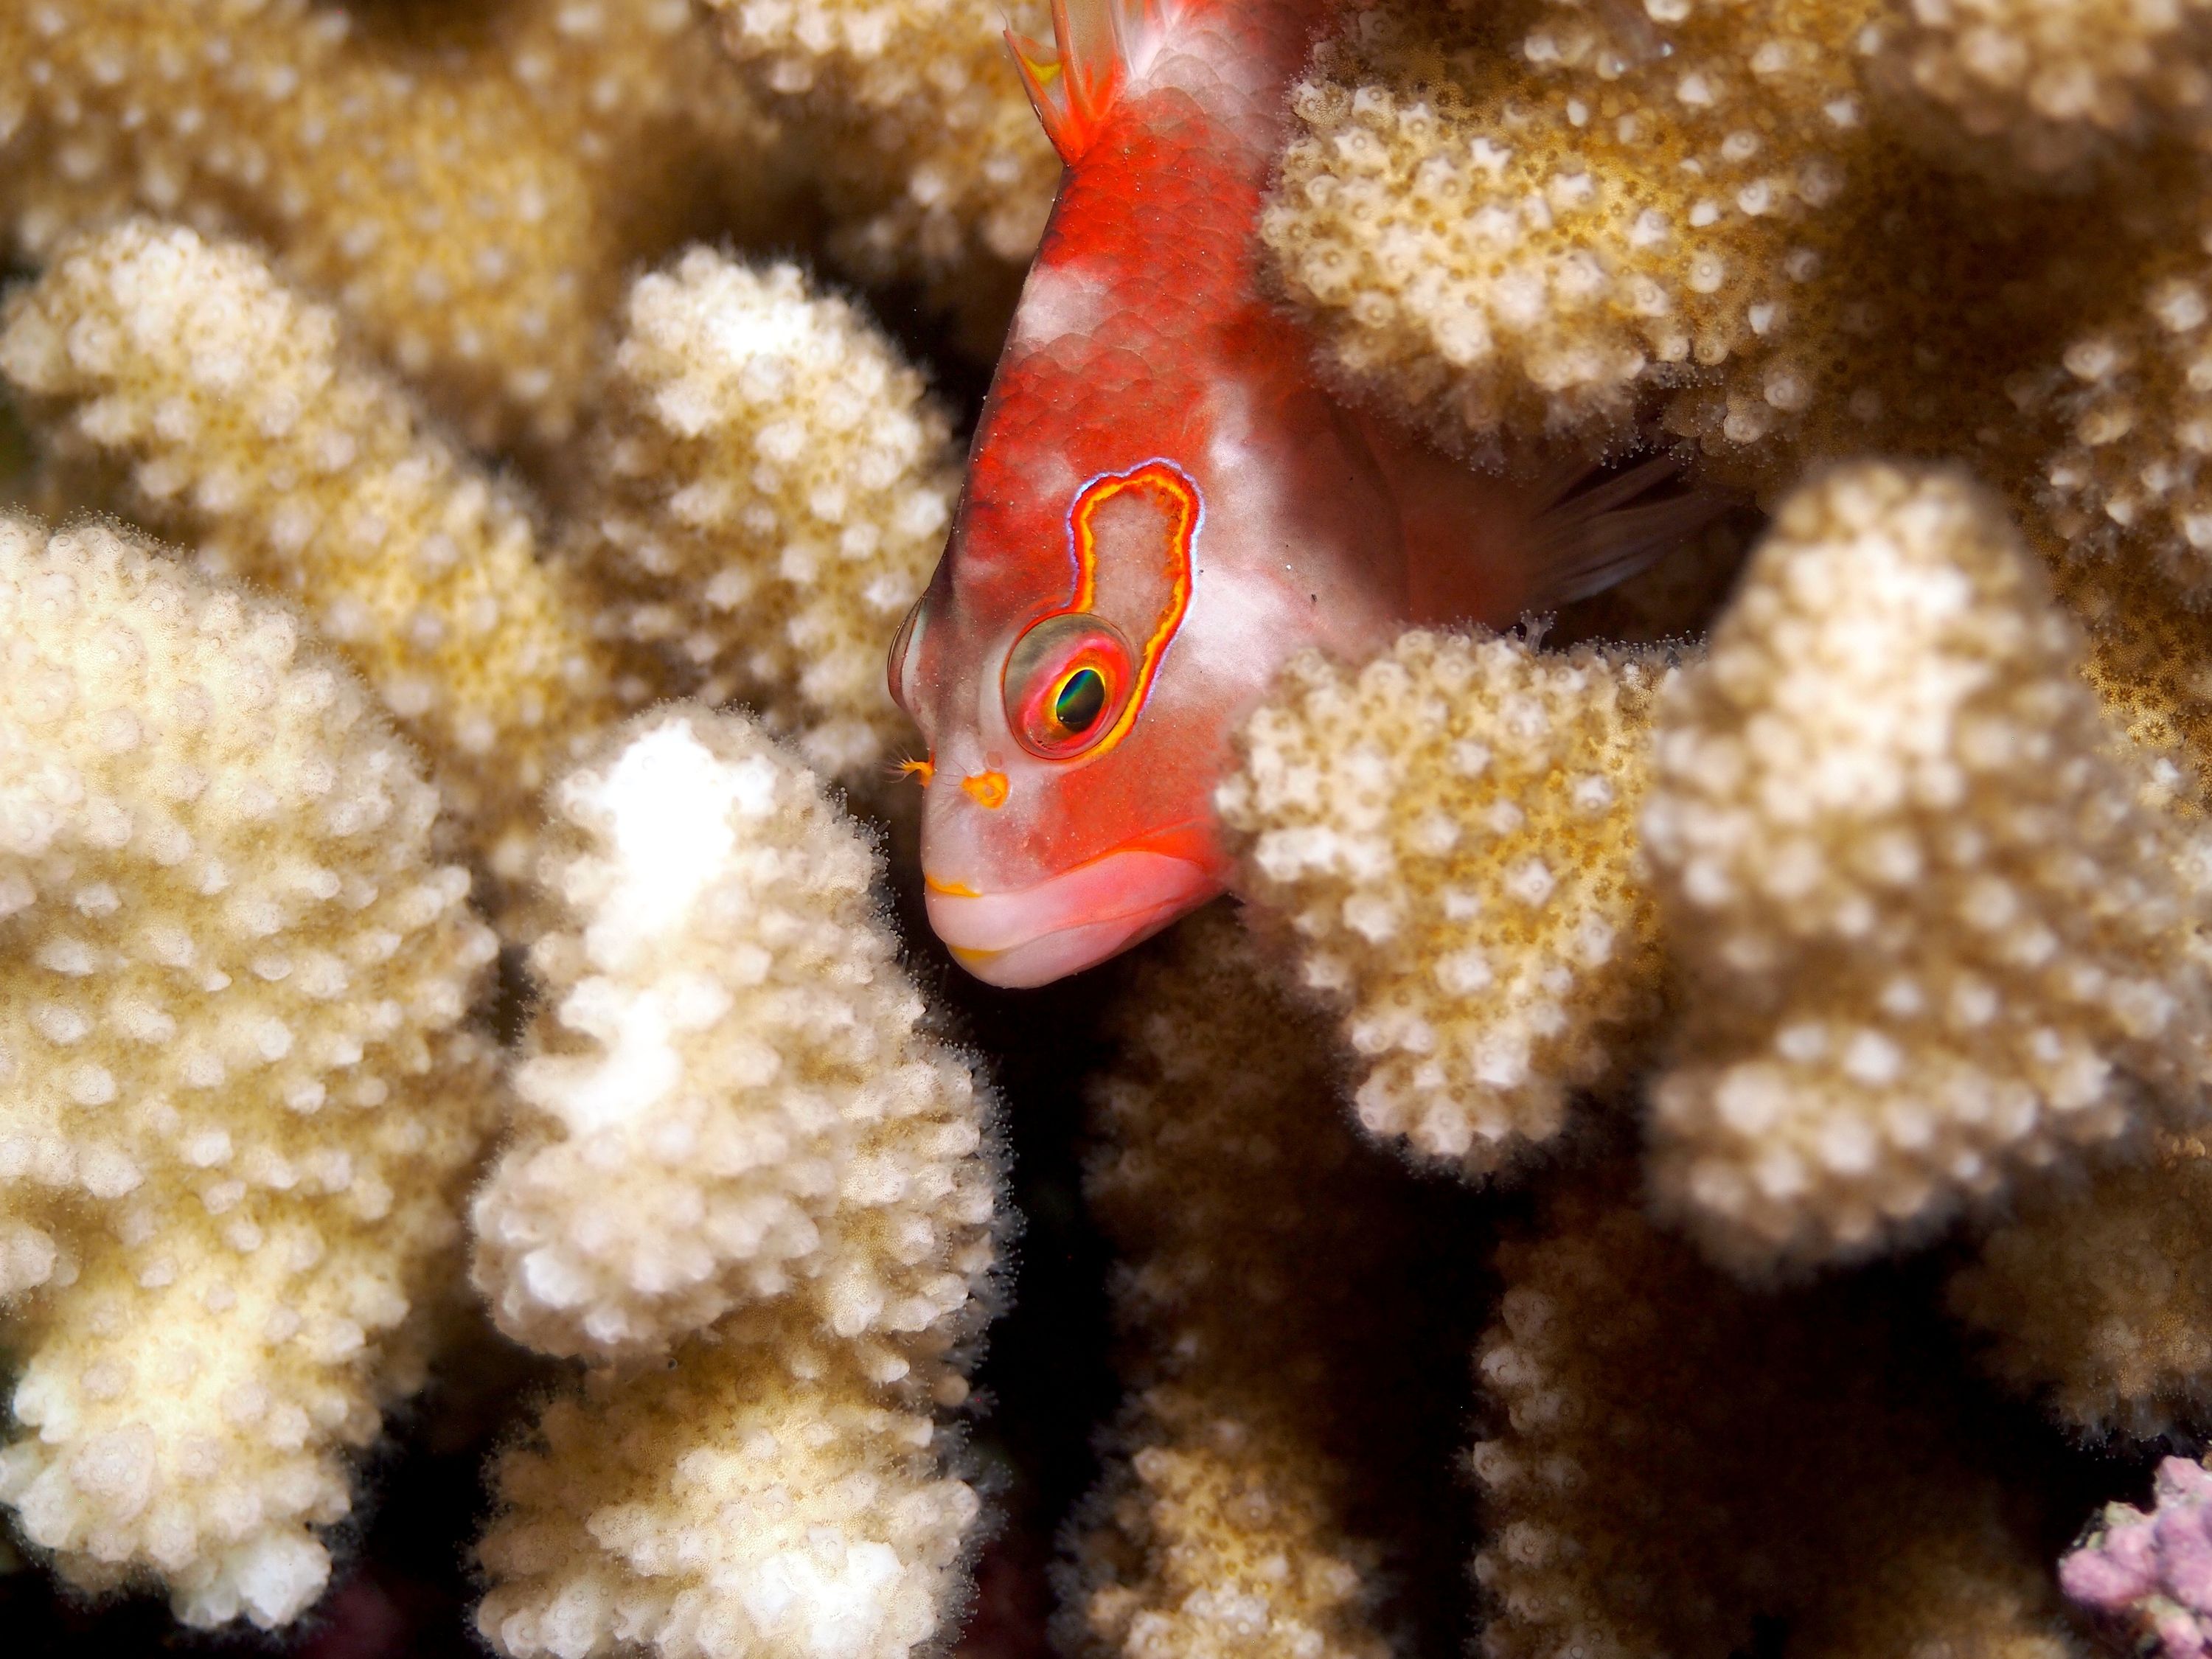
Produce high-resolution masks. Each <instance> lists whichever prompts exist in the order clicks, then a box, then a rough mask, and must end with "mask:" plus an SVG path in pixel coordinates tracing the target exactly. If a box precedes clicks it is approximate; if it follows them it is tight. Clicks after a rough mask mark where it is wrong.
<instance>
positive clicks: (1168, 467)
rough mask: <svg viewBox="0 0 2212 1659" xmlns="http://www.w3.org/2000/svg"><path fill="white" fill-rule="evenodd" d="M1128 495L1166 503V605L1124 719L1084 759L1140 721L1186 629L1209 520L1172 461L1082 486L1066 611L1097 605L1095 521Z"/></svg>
mask: <svg viewBox="0 0 2212 1659" xmlns="http://www.w3.org/2000/svg"><path fill="white" fill-rule="evenodd" d="M1125 489H1139V490H1143V491H1145V492H1146V493H1147V494H1150V495H1154V496H1156V497H1161V498H1164V501H1165V504H1166V505H1167V507H1168V511H1169V519H1170V526H1171V528H1170V531H1169V533H1168V544H1167V548H1166V550H1165V556H1164V565H1165V568H1166V572H1167V578H1168V602H1167V604H1166V605H1164V606H1163V607H1161V610H1160V614H1159V615H1158V617H1155V618H1154V619H1153V623H1152V632H1151V634H1150V635H1147V636H1146V640H1145V644H1144V648H1143V649H1142V650H1141V651H1140V652H1139V653H1138V656H1137V665H1136V684H1135V685H1134V686H1133V687H1132V688H1131V689H1130V692H1129V696H1128V700H1127V702H1124V703H1123V704H1122V705H1121V718H1120V719H1119V720H1115V722H1114V728H1113V730H1112V731H1110V732H1107V734H1106V735H1105V736H1104V737H1103V738H1100V739H1099V740H1098V741H1097V743H1096V744H1092V745H1091V748H1089V749H1088V750H1085V755H1084V757H1085V759H1089V758H1091V757H1095V756H1098V755H1103V754H1104V753H1105V752H1106V751H1107V750H1109V749H1111V748H1112V747H1113V746H1114V745H1115V744H1117V743H1119V742H1121V739H1122V738H1123V737H1124V736H1125V735H1126V734H1127V732H1128V730H1129V728H1130V727H1131V726H1134V725H1135V724H1136V723H1137V715H1138V714H1139V711H1141V710H1142V709H1143V708H1144V706H1145V698H1146V696H1147V694H1149V693H1150V692H1151V690H1152V676H1153V675H1154V674H1155V673H1156V672H1157V671H1158V669H1159V665H1160V658H1161V657H1162V655H1164V653H1166V651H1167V648H1168V641H1170V640H1171V639H1173V638H1174V637H1175V633H1176V629H1178V628H1180V627H1182V619H1183V613H1184V612H1186V611H1188V610H1189V609H1190V585H1191V568H1192V554H1193V550H1194V548H1195V547H1196V545H1197V542H1198V530H1199V526H1200V524H1201V523H1202V522H1204V520H1205V518H1206V503H1205V500H1204V498H1203V497H1202V496H1200V495H1199V493H1198V485H1197V484H1196V483H1193V482H1192V480H1191V477H1190V475H1189V474H1188V473H1187V472H1185V471H1183V470H1182V468H1181V467H1179V466H1177V465H1176V464H1175V463H1174V462H1173V461H1167V460H1151V461H1146V462H1144V463H1143V464H1142V465H1138V466H1133V467H1132V468H1130V469H1129V471H1127V472H1107V473H1102V474H1101V475H1100V476H1099V477H1096V478H1093V479H1092V480H1091V482H1090V483H1087V484H1085V485H1084V486H1083V489H1082V491H1081V492H1080V493H1079V495H1077V496H1076V498H1075V504H1074V505H1073V507H1069V508H1068V510H1067V528H1068V538H1069V540H1070V541H1071V542H1072V543H1073V547H1074V551H1075V594H1074V597H1073V598H1072V599H1069V600H1068V602H1067V604H1066V605H1065V606H1064V607H1062V609H1063V610H1064V611H1088V610H1090V609H1091V606H1092V605H1093V604H1094V603H1095V602H1096V599H1097V589H1098V539H1097V532H1095V531H1094V530H1093V529H1092V528H1091V519H1092V517H1093V516H1094V515H1095V514H1096V513H1097V511H1098V509H1099V508H1100V507H1103V506H1104V505H1105V504H1106V503H1107V502H1108V501H1112V500H1113V499H1114V497H1115V496H1116V495H1120V494H1121V492H1122V491H1123V490H1125Z"/></svg>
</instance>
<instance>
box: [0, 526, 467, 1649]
mask: <svg viewBox="0 0 2212 1659" xmlns="http://www.w3.org/2000/svg"><path fill="white" fill-rule="evenodd" d="M301 635H302V629H301V625H300V623H299V622H298V621H297V619H296V618H295V617H293V616H292V615H291V614H290V613H289V611H286V610H284V609H283V607H281V606H278V605H272V604H270V603H268V602H266V601H263V600H258V599H245V598H242V597H241V596H240V594H239V593H237V592H235V591H234V590H233V589H231V588H230V587H229V586H228V585H227V584H222V583H218V582H215V581H212V580H209V579H207V578H205V577H203V576H200V575H198V574H194V573H192V572H191V571H190V570H189V569H187V568H185V567H183V566H182V565H180V564H179V563H178V562H174V561H172V560H170V559H167V558H163V557H161V556H159V555H158V554H157V553H156V552H155V550H152V549H151V548H149V546H147V545H146V544H143V543H142V542H140V541H138V540H137V539H136V538H131V537H128V536H125V535H124V534H122V533H120V532H115V531H111V530H106V529H98V528H88V529H81V530H76V531H72V532H67V533H64V534H61V535H57V536H54V537H53V538H52V539H51V540H49V538H48V537H47V535H46V532H44V531H43V530H41V529H40V527H39V526H37V525H35V524H34V523H33V522H31V521H29V520H24V519H21V518H0V979H3V980H4V982H0V1297H6V1298H7V1302H6V1304H5V1305H6V1311H5V1314H4V1316H0V1318H4V1324H5V1328H6V1342H7V1345H8V1346H9V1347H10V1348H11V1349H14V1350H15V1351H16V1352H17V1353H18V1354H19V1355H20V1357H21V1362H22V1363H21V1371H20V1373H19V1374H18V1375H17V1376H16V1379H15V1389H14V1396H13V1401H12V1407H13V1425H12V1427H13V1438H12V1440H11V1442H10V1443H9V1444H8V1446H7V1447H6V1449H4V1450H0V1503H4V1504H6V1505H7V1506H8V1507H9V1508H11V1509H12V1510H14V1511H15V1522H16V1525H17V1526H18V1527H19V1528H20V1529H21V1535H22V1536H23V1537H24V1538H26V1539H27V1540H28V1541H30V1542H31V1543H32V1544H33V1545H35V1546H37V1547H39V1548H40V1550H42V1551H50V1552H52V1553H53V1557H54V1560H55V1563H56V1565H58V1567H59V1569H60V1570H61V1571H62V1573H63V1574H64V1576H65V1577H68V1578H69V1579H70V1580H71V1581H73V1582H75V1583H79V1584H82V1585H84V1586H87V1587H90V1588H94V1589H100V1588H106V1587H109V1586H112V1585H115V1584H118V1583H122V1582H125V1581H126V1580H143V1579H148V1578H152V1579H157V1580H160V1581H162V1582H165V1583H167V1587H168V1589H169V1592H170V1596H171V1600H172V1602H173V1605H174V1607H176V1610H177V1612H178V1613H179V1616H180V1617H181V1618H182V1619H184V1620H185V1621H186V1622H188V1623H191V1624H194V1625H211V1624H217V1623H221V1622H222V1621H224V1620H230V1619H234V1618H236V1617H238V1616H240V1614H241V1613H243V1614H245V1615H246V1616H247V1617H249V1618H251V1619H252V1620H253V1621H254V1622H255V1623H257V1624H259V1625H263V1626H282V1625H284V1624H287V1623H289V1622H290V1621H291V1620H293V1619H295V1618H296V1617H297V1616H298V1615H299V1614H300V1613H301V1612H302V1611H303V1610H304V1609H305V1608H306V1607H307V1606H308V1604H310V1603H311V1602H313V1601H314V1600H315V1599H316V1597H317V1596H318V1595H319V1594H320V1592H321V1590H322V1588H323V1584H324V1582H325V1577H327V1575H328V1573H329V1570H330V1557H329V1553H328V1549H327V1547H326V1546H325V1543H324V1542H323V1541H322V1539H321V1537H320V1536H319V1534H318V1532H317V1531H316V1528H322V1527H325V1526H328V1525H330V1524H331V1523H334V1522H339V1521H341V1520H343V1519H344V1517H345V1516H346V1515H347V1513H348V1511H349V1509H350V1507H351V1492H350V1480H349V1467H348V1459H349V1454H350V1453H352V1452H354V1451H357V1450H359V1449H362V1448H365V1447H366V1446H367V1445H368V1443H370V1442H372V1441H373V1440H374V1439H375V1437H376V1436H377V1434H378V1432H379V1430H380V1414H381V1412H382V1411H383V1409H384V1407H386V1405H388V1404H389V1403H390V1402H392V1401H393V1400H395V1399H397V1398H399V1397H401V1396H403V1395H406V1394H408V1393H410V1392H411V1391H413V1390H414V1389H416V1388H417V1387H419V1386H420V1384H421V1382H422V1358H423V1350H422V1332H421V1330H420V1329H419V1328H418V1327H420V1326H421V1324H422V1322H423V1320H424V1317H425V1316H426V1314H427V1312H428V1310H430V1308H431V1307H432V1305H433V1304H434V1303H435V1300H436V1298H437V1296H438V1293H439V1288H440V1286H441V1285H444V1284H446V1283H448V1282H450V1279H451V1275H452V1274H453V1272H454V1271H455V1269H456V1267H457V1265H458V1264H457V1261H456V1260H455V1258H456V1257H457V1255H458V1252H457V1251H456V1250H455V1249H454V1248H453V1247H454V1245H455V1244H456V1243H457V1242H458V1240H459V1232H460V1225H459V1224H460V1207H461V1203H462V1200H463V1196H464V1192H465V1187H466V1183H467V1182H468V1180H469V1177H470V1175H471V1170H472V1167H473V1162H474V1158H475V1156H476V1153H477V1148H478V1146H479V1145H480V1143H481V1141H482V1139H483V1136H484V1135H485V1134H486V1133H487V1132H488V1130H489V1127H490V1124H491V1121H492V1120H493V1118H494V1117H495V1115H496V1108H495V1098H496V1097H495V1091H494V1090H493V1088H492V1086H491V1079H490V1068H489V1060H490V1053H489V1043H487V1042H483V1041H480V1040H479V1039H478V1038H477V1037H476V1036H474V1035H472V1034H471V1033H470V1032H469V1031H467V1030H465V1029H464V1028H463V1027H462V1024H461V1021H462V1018H463V1016H464V1015H465V1012H467V1009H468V1006H469V1003H470V1000H471V995H472V994H473V993H474V991H475V990H476V989H477V987H479V986H480V984H481V982H482V980H483V973H482V970H483V968H484V967H485V965H486V964H487V963H489V960H490V957H491V956H492V951H493V941H492V938H491V935H490V934H489V932H487V931H486V930H485V929H484V928H483V927H481V926H479V925H478V924H477V923H476V922H475V921H472V920H471V918H470V916H469V915H468V911H467V908H466V905H465V902H464V901H465V894H466V892H467V890H468V878H467V875H466V873H465V872H462V871H460V870H458V869H453V868H450V867H448V868H441V867H439V866H437V865H435V863H434V862H433V861H432V857H431V824H432V820H433V818H434V817H435V814H436V812H437V799H436V797H435V795H434V794H433V793H432V792H431V790H430V788H429V787H428V785H427V784H425V783H424V782H423V781H422V778H421V776H420V775H419V774H418V772H417V770H416V766H415V763H414V762H413V760H412V758H411V757H410V756H409V754H408V753H407V751H406V750H405V749H404V748H403V747H402V746H401V745H400V744H399V743H398V741H397V740H396V739H395V738H393V737H392V735H391V733H390V732H389V731H388V730H387V729H386V726H384V723H383V722H382V720H380V718H379V716H378V715H377V714H375V713H374V708H373V703H372V701H371V699H370V698H369V696H368V693H367V692H366V691H365V690H362V688H361V687H360V686H359V685H358V684H356V682H355V681H354V680H353V679H352V678H351V677H350V676H349V674H347V673H346V672H345V671H343V668H341V667H339V666H338V665H337V664H336V663H334V662H331V661H329V660H326V659H324V658H323V657H322V656H321V655H320V653H318V652H315V651H313V650H310V649H307V648H306V647H304V646H303V644H302V640H301Z"/></svg>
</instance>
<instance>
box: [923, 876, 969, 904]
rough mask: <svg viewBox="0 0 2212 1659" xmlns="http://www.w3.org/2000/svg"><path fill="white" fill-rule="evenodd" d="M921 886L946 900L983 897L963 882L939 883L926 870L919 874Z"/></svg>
mask: <svg viewBox="0 0 2212 1659" xmlns="http://www.w3.org/2000/svg"><path fill="white" fill-rule="evenodd" d="M921 884H922V885H923V886H924V887H926V888H927V889H928V890H930V891H931V892H933V893H942V894H944V895H945V896H946V897H947V898H981V897H982V895H981V893H979V892H977V891H976V890H975V889H974V888H972V887H970V886H969V884H967V883H966V882H964V881H939V880H938V878H936V877H935V876H933V875H931V874H930V873H929V872H927V870H925V871H923V872H921Z"/></svg>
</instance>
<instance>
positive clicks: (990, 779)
mask: <svg viewBox="0 0 2212 1659" xmlns="http://www.w3.org/2000/svg"><path fill="white" fill-rule="evenodd" d="M960 787H962V788H963V789H964V790H966V791H967V792H968V797H969V799H970V800H973V801H974V802H975V804H976V805H978V806H983V807H988V808H990V809H991V810H992V811H997V810H998V809H999V808H1000V807H1001V806H1004V805H1006V774H1005V773H1004V772H978V773H976V774H975V775H974V776H973V777H966V778H963V779H961V780H960Z"/></svg>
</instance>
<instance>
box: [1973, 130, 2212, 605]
mask: <svg viewBox="0 0 2212 1659" xmlns="http://www.w3.org/2000/svg"><path fill="white" fill-rule="evenodd" d="M2139 172H2140V174H2141V176H2142V193H2143V195H2144V196H2146V197H2150V198H2151V199H2152V200H2153V201H2156V200H2157V198H2158V197H2159V196H2160V194H2162V193H2163V194H2167V195H2172V196H2177V197H2179V198H2180V200H2181V201H2183V202H2185V203H2186V204H2187V208H2186V210H2185V211H2183V212H2180V213H2177V214H2174V215H2172V217H2173V218H2175V219H2176V220H2178V222H2174V223H2171V224H2163V225H2162V224H2159V223H2157V222H2156V221H2157V220H2159V219H2163V218H2166V217H2167V215H2164V214H2160V215H2156V216H2154V222H2153V225H2152V226H2151V228H2150V229H2149V230H2148V233H2147V234H2142V235H2141V236H2139V237H2137V238H2135V239H2130V240H2126V241H2124V242H2121V243H2119V244H2118V246H2119V248H2120V249H2121V250H2122V251H2123V253H2124V257H2125V259H2126V264H2125V268H2124V270H2120V271H2118V272H2115V273H2114V276H2113V279H2112V282H2111V283H2109V284H2108V285H2104V289H2105V291H2102V292H2093V294H2092V295H2089V296H2086V297H2087V298H2088V301H2089V302H2088V303H2087V304H2086V305H2083V306H2081V307H2080V310H2079V313H2078V314H2077V315H2076V316H2075V318H2072V319H2069V327H2068V329H2067V331H2066V332H2065V334H2064V335H2063V337H2060V338H2059V339H2058V340H2057V341H2055V342H2054V343H2053V344H2052V346H2051V349H2050V352H2049V356H2048V357H2047V359H2046V360H2045V362H2043V363H2042V364H2040V365H2039V366H2038V368H2036V369H2034V370H2033V371H2029V372H2023V373H2021V374H2019V375H2017V376H2015V380H2014V383H2013V386H2012V392H2013V396H2014V399H2015V403H2016V404H2018V405H2019V407H2020V409H2021V414H2022V420H2023V423H2024V424H2025V425H2026V426H2027V431H2028V433H2029V434H2030V435H2032V441H2035V442H2039V444H2040V445H2041V446H2042V449H2041V453H2039V454H2037V455H2036V456H2035V457H2034V459H2033V463H2032V465H2031V467H2030V469H2029V471H2028V476H2027V478H2026V479H2025V481H2024V483H2023V489H2024V493H2026V494H2027V496H2028V498H2029V499H2030V500H2031V501H2033V502H2034V503H2035V505H2036V506H2037V507H2039V510H2040V511H2041V513H2043V514H2044V515H2045V517H2046V518H2047V519H2048V521H2049V524H2050V526H2051V534H2052V536H2053V537H2054V538H2055V539H2056V541H2057V543H2059V544H2061V545H2063V549H2064V552H2065V556H2068V557H2070V558H2075V559H2082V558H2095V557H2100V556H2117V557H2119V558H2122V559H2125V560H2128V561H2130V562H2149V563H2153V564H2155V565H2156V566H2157V567H2158V568H2160V571H2161V572H2162V574H2164V575H2165V577H2166V580H2167V581H2168V582H2169V583H2171V584H2172V585H2173V586H2176V587H2178V588H2179V589H2180V590H2181V591H2182V592H2183V593H2184V595H2185V599H2186V602H2187V603H2188V604H2190V605H2192V606H2194V607H2197V608H2202V607H2203V605H2205V603H2206V602H2207V600H2208V599H2212V328H2208V327H2207V326H2206V324H2207V321H2208V319H2212V222H2208V221H2206V220H2205V219H2204V218H2203V216H2202V215H2201V210H2200V209H2199V208H2198V206H2197V204H2198V203H2200V202H2201V201H2202V199H2203V194H2204V190H2205V184H2204V179H2203V176H2202V174H2201V173H2200V172H2199V171H2198V170H2197V169H2196V168H2194V167H2191V168H2190V169H2188V170H2187V171H2186V172H2185V174H2184V176H2183V177H2182V178H2180V179H2163V180H2162V179H2160V178H2159V175H2158V173H2157V171H2156V170H2154V169H2153V168H2152V167H2149V166H2148V164H2146V165H2144V166H2142V167H2141V168H2140V169H2139ZM2115 295H2116V296H2118V299H2119V303H2118V304H2117V305H2116V304H2114V303H2113V298H2112V296H2115Z"/></svg>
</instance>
